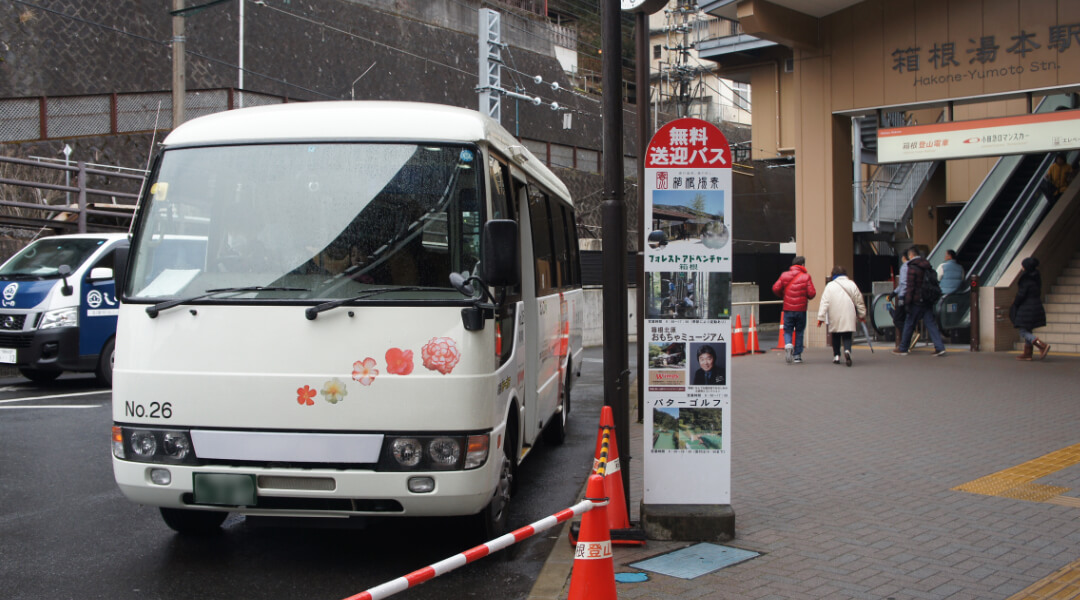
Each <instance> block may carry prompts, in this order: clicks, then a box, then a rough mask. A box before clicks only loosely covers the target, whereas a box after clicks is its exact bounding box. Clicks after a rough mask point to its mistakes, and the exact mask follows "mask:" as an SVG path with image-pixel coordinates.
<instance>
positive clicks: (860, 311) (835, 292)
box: [817, 267, 866, 367]
mask: <svg viewBox="0 0 1080 600" xmlns="http://www.w3.org/2000/svg"><path fill="white" fill-rule="evenodd" d="M865 320H866V303H865V302H863V296H862V292H860V291H859V286H857V285H855V282H854V281H852V280H850V279H848V277H847V270H846V269H844V267H835V268H834V269H833V270H832V279H831V280H830V281H829V283H828V285H826V286H825V291H824V293H822V294H821V304H820V305H819V306H818V315H817V325H818V327H821V324H822V323H826V324H828V330H829V333H832V334H833V335H832V347H833V363H835V364H840V345H841V344H843V346H844V363H846V364H847V366H849V367H850V366H851V334H852V333H853V332H854V331H855V327H856V326H858V322H859V321H865Z"/></svg>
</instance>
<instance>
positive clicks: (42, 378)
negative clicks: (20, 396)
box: [19, 368, 63, 383]
mask: <svg viewBox="0 0 1080 600" xmlns="http://www.w3.org/2000/svg"><path fill="white" fill-rule="evenodd" d="M19 372H20V373H22V376H23V377H25V378H27V379H29V380H30V381H33V382H34V383H49V382H50V381H56V378H57V377H59V376H60V374H61V373H63V371H46V370H44V369H23V368H20V369H19Z"/></svg>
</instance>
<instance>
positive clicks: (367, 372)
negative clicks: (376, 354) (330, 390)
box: [352, 356, 379, 385]
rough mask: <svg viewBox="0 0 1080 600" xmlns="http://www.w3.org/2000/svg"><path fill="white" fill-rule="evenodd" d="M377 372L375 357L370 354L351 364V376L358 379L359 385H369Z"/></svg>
mask: <svg viewBox="0 0 1080 600" xmlns="http://www.w3.org/2000/svg"><path fill="white" fill-rule="evenodd" d="M378 374H379V371H378V370H376V369H375V359H374V358H371V357H370V356H369V357H367V358H365V359H364V360H358V361H356V362H354V363H353V365H352V378H353V379H355V380H357V381H359V382H360V385H371V382H372V381H375V377H376V376H377V375H378Z"/></svg>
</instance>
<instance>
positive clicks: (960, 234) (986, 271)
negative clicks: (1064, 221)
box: [928, 94, 1080, 330]
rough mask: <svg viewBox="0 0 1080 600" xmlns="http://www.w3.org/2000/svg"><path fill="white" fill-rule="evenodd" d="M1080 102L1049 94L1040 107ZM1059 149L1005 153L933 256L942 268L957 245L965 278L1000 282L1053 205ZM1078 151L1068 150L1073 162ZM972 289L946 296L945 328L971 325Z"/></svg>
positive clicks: (939, 309) (941, 310) (940, 308)
mask: <svg viewBox="0 0 1080 600" xmlns="http://www.w3.org/2000/svg"><path fill="white" fill-rule="evenodd" d="M1078 106H1080V99H1078V98H1077V96H1076V95H1075V94H1058V95H1054V96H1047V97H1046V98H1044V99H1043V101H1042V102H1041V103H1040V104H1039V107H1038V108H1037V109H1036V110H1035V112H1036V113H1046V112H1052V111H1057V110H1070V109H1074V108H1077V107H1078ZM1055 155H1056V153H1046V154H1022V155H1012V156H1003V157H1001V158H1000V159H998V162H997V164H996V165H995V166H994V168H993V169H992V170H991V171H990V173H989V174H987V176H986V178H985V179H984V180H983V182H982V185H980V186H979V189H978V190H976V191H975V194H973V195H972V197H971V199H970V200H969V201H968V202H967V204H966V205H965V206H964V208H963V210H961V211H960V213H959V214H958V215H957V217H956V219H955V220H954V221H953V223H952V225H951V226H950V227H949V229H948V231H946V232H945V235H943V236H942V238H941V240H940V241H939V242H938V244H937V246H936V247H935V248H934V250H933V251H932V252H931V253H930V256H929V257H928V258H929V260H930V263H931V264H932V265H934V267H935V268H936V267H937V266H938V265H940V264H941V263H942V262H943V261H944V260H945V250H946V249H950V248H951V249H954V250H956V254H957V260H958V261H959V262H960V264H961V265H963V266H964V268H965V281H971V279H972V277H978V280H979V285H981V286H993V285H996V284H997V282H998V279H1000V277H1001V275H1002V273H1003V272H1004V271H1005V269H1006V268H1007V267H1008V266H1009V264H1010V263H1012V261H1013V259H1015V257H1016V254H1017V252H1019V251H1020V248H1022V247H1023V245H1024V243H1025V242H1027V240H1028V238H1029V237H1030V236H1031V234H1032V233H1033V232H1034V231H1035V229H1036V228H1037V227H1038V226H1039V223H1040V222H1041V221H1042V219H1043V217H1044V216H1045V215H1046V213H1047V212H1048V211H1049V210H1050V208H1051V206H1052V205H1053V200H1052V199H1051V198H1049V197H1048V196H1047V195H1046V193H1045V190H1044V186H1043V185H1042V183H1043V177H1044V176H1045V174H1046V171H1047V169H1048V168H1049V167H1050V165H1051V163H1053V160H1054V156H1055ZM1077 155H1078V153H1077V152H1076V151H1074V152H1071V153H1069V154H1068V155H1067V160H1068V161H1069V163H1073V162H1074V161H1075V160H1076V159H1077ZM970 296H971V295H970V292H969V290H968V289H967V288H964V289H962V290H960V291H959V292H957V293H955V294H950V295H948V296H945V297H944V298H942V299H941V300H940V301H939V302H938V304H937V306H936V307H935V314H937V316H938V322H939V323H940V324H941V328H942V330H952V329H967V328H968V327H970V306H969V304H970V300H971V298H970Z"/></svg>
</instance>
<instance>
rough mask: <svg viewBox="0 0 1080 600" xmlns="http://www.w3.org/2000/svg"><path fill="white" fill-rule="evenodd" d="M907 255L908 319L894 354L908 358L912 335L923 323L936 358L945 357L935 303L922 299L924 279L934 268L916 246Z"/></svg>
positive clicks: (905, 297) (905, 298)
mask: <svg viewBox="0 0 1080 600" xmlns="http://www.w3.org/2000/svg"><path fill="white" fill-rule="evenodd" d="M907 255H908V262H907V282H906V284H905V286H904V307H905V308H906V309H907V319H906V320H905V321H904V337H903V339H901V340H900V346H899V347H898V348H897V349H895V350H893V351H892V353H893V354H896V355H899V356H907V354H908V350H909V349H910V348H911V335H912V333H914V331H915V326H916V325H918V323H919V321H922V322H923V324H924V325H926V332H927V333H929V334H930V339H931V340H932V341H933V342H934V356H945V342H944V341H943V340H942V339H941V331H940V330H938V326H937V320H936V319H935V318H934V303H933V302H931V301H929V300H924V299H923V297H922V283H923V277H926V274H927V273H929V272H930V271H932V270H933V267H931V266H930V261H928V260H926V259H925V258H923V257H922V254H921V253H920V252H919V249H918V248H917V247H915V246H912V247H910V248H908V249H907Z"/></svg>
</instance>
